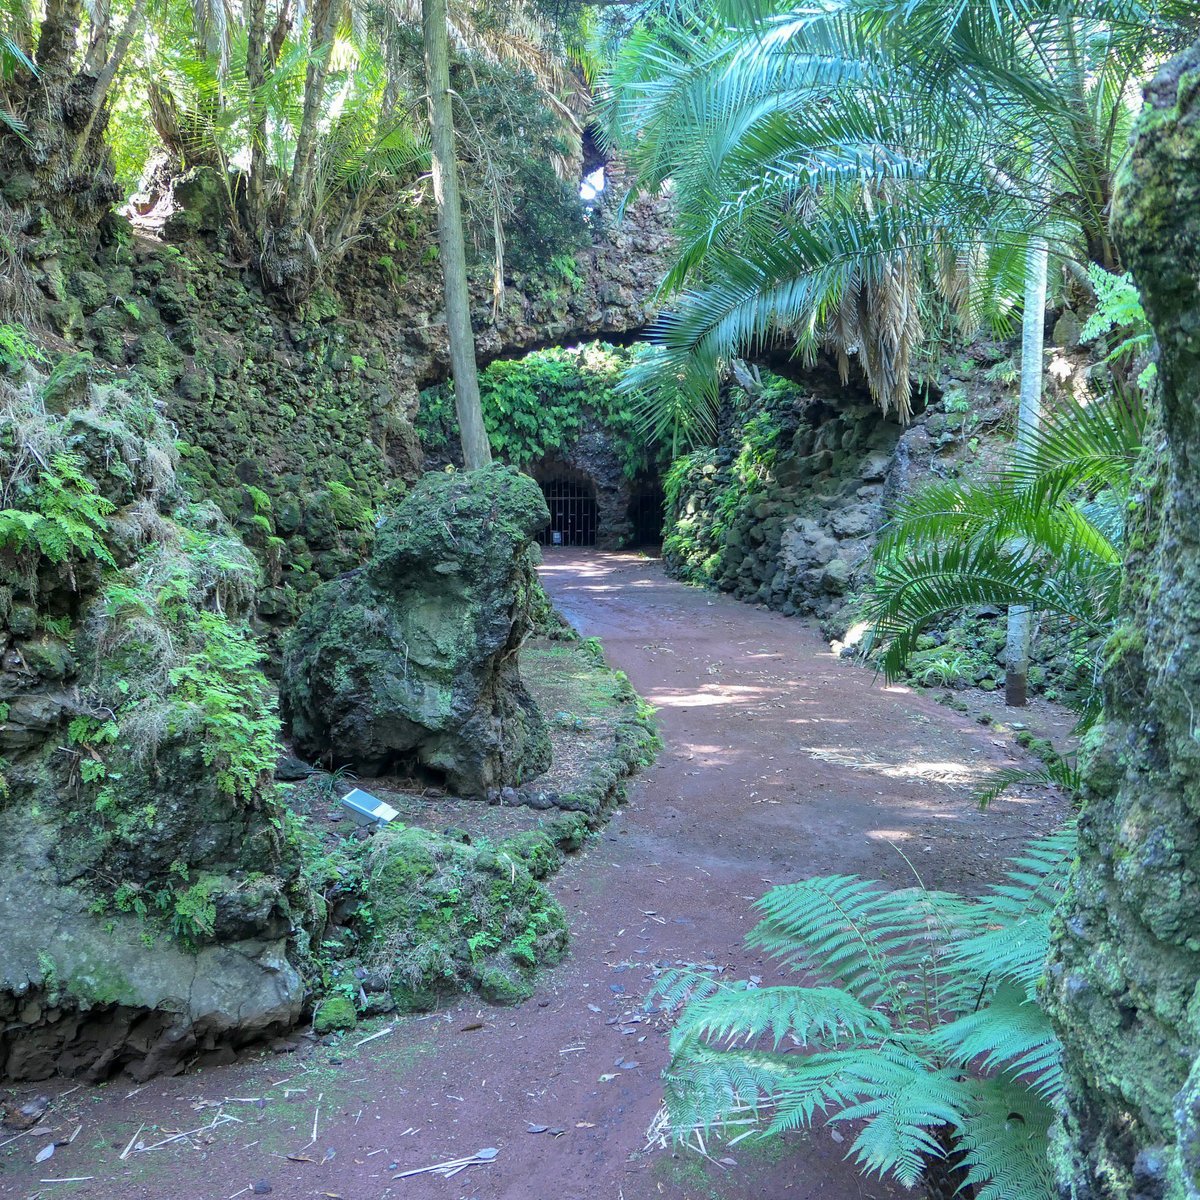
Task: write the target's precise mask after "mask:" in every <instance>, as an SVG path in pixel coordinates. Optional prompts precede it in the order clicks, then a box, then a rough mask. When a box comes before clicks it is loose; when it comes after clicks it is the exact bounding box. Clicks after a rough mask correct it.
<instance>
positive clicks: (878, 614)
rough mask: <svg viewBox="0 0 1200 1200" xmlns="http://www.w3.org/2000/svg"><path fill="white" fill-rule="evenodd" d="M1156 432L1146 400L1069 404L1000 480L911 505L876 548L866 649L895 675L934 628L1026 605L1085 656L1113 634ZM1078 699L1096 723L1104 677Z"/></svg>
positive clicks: (938, 489) (930, 491) (944, 487)
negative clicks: (1145, 463)
mask: <svg viewBox="0 0 1200 1200" xmlns="http://www.w3.org/2000/svg"><path fill="white" fill-rule="evenodd" d="M1145 424H1146V414H1145V410H1144V408H1143V407H1142V405H1141V402H1140V401H1139V400H1138V398H1137V396H1136V394H1130V395H1123V396H1119V397H1117V396H1114V397H1110V398H1108V399H1107V400H1104V401H1102V402H1098V403H1095V404H1091V405H1088V406H1087V407H1083V406H1080V405H1077V404H1069V405H1067V406H1065V407H1063V408H1061V409H1060V410H1059V411H1057V412H1056V413H1054V414H1052V415H1051V416H1050V417H1049V418H1047V420H1046V422H1045V424H1044V426H1043V427H1042V429H1041V430H1040V431H1039V432H1038V434H1037V435H1036V436H1035V438H1034V439H1033V442H1032V444H1031V445H1030V446H1029V447H1028V448H1027V449H1021V450H1018V451H1016V452H1015V453H1014V456H1013V458H1012V461H1011V462H1010V463H1009V465H1008V466H1007V467H1006V468H1004V470H1002V471H1001V472H1000V473H999V474H998V475H997V476H996V477H994V478H992V479H990V480H986V481H984V482H982V483H961V482H946V483H939V484H935V485H934V486H932V487H929V488H926V489H925V490H924V491H922V492H920V493H918V494H917V495H915V496H913V497H911V498H910V499H908V500H906V501H905V502H903V503H902V504H901V505H900V506H899V508H898V509H897V511H896V513H895V514H894V516H893V517H892V519H891V520H890V521H889V522H888V524H887V526H886V527H885V529H884V531H883V534H882V536H881V537H880V539H879V541H878V542H877V543H876V546H875V550H874V558H875V580H874V583H873V585H872V588H871V591H870V592H869V594H868V596H867V598H866V602H865V611H866V615H867V619H868V620H869V621H871V622H872V624H873V629H872V632H871V635H870V637H869V638H868V641H867V651H868V653H871V654H876V655H878V660H879V663H880V665H881V666H882V668H883V670H884V672H885V673H886V674H887V675H888V677H889V678H895V677H896V676H898V675H899V674H900V673H901V672H902V671H903V670H904V669H905V667H906V665H907V664H908V663H909V662H910V661H911V660H912V658H913V657H914V655H915V654H916V652H917V651H918V650H919V649H920V638H921V635H922V633H923V632H924V630H925V629H926V628H928V627H929V626H930V625H931V624H932V623H933V622H935V621H937V620H938V619H940V618H942V617H945V616H947V615H949V614H955V613H961V612H964V611H969V610H971V609H973V608H976V607H979V606H981V605H994V606H1004V605H1010V604H1022V605H1026V606H1028V607H1029V608H1031V609H1032V610H1034V611H1035V612H1039V613H1043V614H1045V615H1047V616H1048V617H1051V618H1054V619H1055V620H1056V621H1057V622H1058V623H1059V624H1060V626H1061V627H1062V628H1063V629H1064V630H1065V631H1066V632H1067V634H1068V635H1069V638H1070V640H1071V641H1072V642H1073V643H1074V644H1075V645H1076V646H1078V647H1081V648H1082V647H1089V646H1094V645H1095V643H1096V642H1097V641H1098V640H1099V639H1102V638H1103V637H1105V636H1107V634H1108V633H1109V632H1110V631H1111V629H1112V625H1113V622H1114V620H1115V618H1116V611H1117V598H1118V589H1119V587H1120V581H1121V561H1122V550H1121V547H1122V539H1123V528H1124V514H1125V506H1126V504H1127V503H1128V500H1129V496H1130V492H1131V485H1132V478H1133V470H1134V464H1135V463H1136V461H1137V457H1138V455H1139V454H1140V452H1141V447H1142V440H1143V437H1144V432H1145ZM1080 652H1081V653H1083V650H1082V649H1081V651H1080ZM1091 657H1092V658H1093V659H1094V657H1095V656H1094V655H1091ZM1078 703H1079V706H1080V708H1081V710H1082V720H1083V722H1084V723H1085V724H1086V723H1088V722H1090V721H1091V720H1093V719H1094V718H1095V716H1096V715H1097V713H1098V712H1099V704H1100V694H1099V686H1098V680H1097V679H1095V678H1094V677H1093V678H1092V680H1091V681H1090V686H1087V687H1084V688H1083V689H1082V690H1081V692H1080V693H1079V698H1078Z"/></svg>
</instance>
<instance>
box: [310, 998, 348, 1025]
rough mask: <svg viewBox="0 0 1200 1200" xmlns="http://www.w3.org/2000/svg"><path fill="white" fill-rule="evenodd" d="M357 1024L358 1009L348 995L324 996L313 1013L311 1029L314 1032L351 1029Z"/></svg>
mask: <svg viewBox="0 0 1200 1200" xmlns="http://www.w3.org/2000/svg"><path fill="white" fill-rule="evenodd" d="M357 1024H358V1010H357V1009H356V1008H355V1007H354V1001H353V1000H351V999H350V997H349V996H342V995H333V996H326V997H325V999H324V1000H322V1001H321V1003H320V1004H319V1005H317V1010H316V1012H314V1013H313V1031H314V1032H316V1033H331V1032H333V1031H335V1030H339V1029H353V1028H354V1027H355V1026H356V1025H357Z"/></svg>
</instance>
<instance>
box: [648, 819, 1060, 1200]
mask: <svg viewBox="0 0 1200 1200" xmlns="http://www.w3.org/2000/svg"><path fill="white" fill-rule="evenodd" d="M1073 853H1074V831H1073V829H1070V828H1068V829H1064V830H1061V831H1059V832H1057V833H1055V834H1052V835H1050V836H1048V837H1046V838H1042V839H1040V840H1038V841H1036V842H1034V843H1032V844H1031V845H1030V846H1029V847H1027V848H1026V850H1025V851H1024V852H1023V853H1022V854H1021V855H1020V856H1019V857H1018V858H1017V859H1016V860H1014V862H1013V864H1012V869H1011V870H1010V872H1009V874H1008V876H1007V878H1006V879H1005V880H1004V881H1003V882H1002V883H1000V884H998V885H996V886H995V887H993V888H992V889H991V890H990V892H989V893H988V894H987V895H985V896H984V897H982V898H980V899H978V900H967V899H964V898H962V897H958V896H953V895H949V894H947V893H938V892H929V891H926V890H925V889H924V888H910V889H904V890H902V891H898V892H890V891H888V890H887V889H886V888H885V887H884V886H883V885H881V884H877V883H873V882H870V881H867V880H862V879H858V878H856V877H854V876H834V877H831V878H827V879H812V880H807V881H805V882H803V883H799V884H793V885H788V886H786V887H781V888H776V889H774V890H773V891H772V892H770V893H768V895H767V896H765V897H764V898H763V899H762V900H761V901H760V902H759V905H758V907H759V909H760V911H762V912H763V913H764V914H765V916H766V919H765V920H764V921H763V922H762V923H761V924H760V925H759V926H758V927H757V928H756V929H755V931H754V932H753V933H752V934H751V937H750V939H749V940H750V943H751V944H752V945H755V946H759V947H762V948H764V949H766V950H768V951H769V952H770V953H771V954H772V955H773V956H774V957H776V958H778V959H780V960H782V961H784V962H786V963H787V964H788V965H789V966H792V967H793V968H794V969H796V970H798V971H803V972H805V974H806V975H808V976H809V977H810V978H812V979H813V980H814V983H813V985H812V986H788V987H778V988H776V987H766V988H755V987H751V986H749V985H747V984H733V985H730V984H726V983H723V982H721V981H719V980H717V979H714V978H712V977H711V976H708V975H703V974H701V975H693V976H689V975H687V974H686V973H682V972H679V973H673V974H672V975H671V976H669V977H667V978H665V979H664V981H663V982H662V983H661V984H660V986H659V988H658V989H657V993H658V995H660V996H661V997H664V998H666V999H667V1001H668V1003H674V1002H677V1001H680V1000H682V999H684V998H685V997H686V995H687V992H688V989H689V988H691V987H695V988H696V989H697V991H696V993H695V995H694V997H693V998H692V999H691V1000H689V1001H688V1002H687V1003H686V1004H685V1007H684V1009H683V1012H682V1013H681V1015H680V1017H679V1021H678V1024H677V1026H676V1029H675V1032H674V1035H673V1037H672V1042H671V1051H672V1061H671V1066H670V1068H669V1069H668V1071H667V1073H666V1076H665V1079H666V1085H667V1107H668V1114H669V1118H670V1121H671V1124H672V1126H673V1128H674V1129H675V1131H676V1135H677V1136H687V1135H689V1134H697V1135H698V1136H702V1135H703V1134H704V1133H706V1132H708V1131H710V1130H712V1129H714V1128H724V1129H726V1130H732V1129H740V1130H745V1129H748V1128H749V1129H753V1128H756V1127H762V1128H765V1129H766V1131H767V1132H768V1133H771V1132H780V1131H784V1130H788V1129H793V1128H797V1127H800V1126H806V1125H809V1124H811V1122H812V1121H813V1120H814V1119H816V1118H817V1117H818V1116H819V1115H825V1116H827V1117H828V1119H829V1120H831V1121H851V1122H855V1123H857V1124H858V1125H859V1128H858V1130H857V1133H856V1135H855V1137H854V1140H853V1142H852V1144H851V1150H850V1152H851V1154H852V1155H853V1157H854V1158H855V1159H856V1160H857V1161H858V1162H859V1163H860V1165H861V1166H862V1167H863V1169H864V1170H866V1171H868V1172H872V1173H877V1174H881V1175H882V1174H891V1175H893V1176H894V1177H895V1178H896V1179H898V1180H899V1181H900V1182H902V1183H905V1184H908V1185H913V1184H916V1183H918V1182H920V1180H921V1179H922V1177H923V1175H924V1174H925V1172H926V1171H927V1169H928V1168H929V1165H930V1163H931V1162H933V1161H936V1160H939V1159H942V1158H943V1157H944V1156H945V1154H946V1152H947V1144H946V1142H947V1132H949V1134H950V1137H951V1139H952V1141H953V1143H954V1148H955V1149H956V1150H958V1151H961V1152H962V1153H963V1155H964V1159H963V1165H964V1168H965V1170H966V1171H967V1172H968V1176H969V1180H970V1182H971V1183H972V1184H973V1185H975V1186H977V1187H978V1188H979V1193H978V1194H979V1195H980V1196H988V1197H991V1198H992V1200H1000V1197H1004V1200H1046V1198H1048V1197H1049V1196H1051V1195H1052V1194H1053V1193H1052V1190H1051V1186H1050V1177H1049V1170H1048V1167H1047V1165H1046V1132H1047V1129H1048V1127H1049V1124H1050V1120H1051V1118H1052V1115H1053V1113H1052V1109H1053V1104H1054V1103H1055V1101H1056V1098H1057V1096H1058V1094H1059V1092H1060V1090H1061V1068H1060V1061H1059V1046H1058V1042H1057V1040H1056V1039H1055V1037H1054V1034H1053V1031H1052V1030H1051V1029H1050V1026H1049V1023H1048V1021H1047V1020H1046V1018H1045V1016H1044V1014H1043V1013H1042V1012H1041V1010H1040V1009H1039V1008H1038V1007H1037V1006H1036V1004H1035V1003H1034V1001H1033V990H1034V985H1035V978H1036V976H1037V974H1039V973H1040V970H1041V962H1042V960H1043V958H1044V956H1045V949H1046V942H1047V938H1048V921H1049V914H1050V911H1051V908H1052V906H1053V903H1054V901H1055V898H1056V897H1057V895H1058V894H1059V892H1060V890H1061V888H1062V886H1063V884H1064V880H1065V876H1066V871H1067V868H1068V866H1069V863H1070V861H1071V858H1072V855H1073ZM789 1041H790V1042H792V1043H793V1045H792V1047H791V1048H790V1049H789V1048H788V1045H787V1044H788V1042H789Z"/></svg>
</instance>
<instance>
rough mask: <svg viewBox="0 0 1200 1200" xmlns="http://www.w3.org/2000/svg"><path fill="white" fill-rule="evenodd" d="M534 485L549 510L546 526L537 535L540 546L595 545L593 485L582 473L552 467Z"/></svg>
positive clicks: (595, 514)
mask: <svg viewBox="0 0 1200 1200" xmlns="http://www.w3.org/2000/svg"><path fill="white" fill-rule="evenodd" d="M538 483H539V484H540V485H541V488H542V495H543V496H545V498H546V507H547V508H548V509H549V510H550V523H549V524H548V525H547V526H546V528H545V529H543V530H542V532H541V533H540V534H538V541H539V542H540V543H541V544H542V545H543V546H594V545H595V544H596V524H597V521H596V516H597V513H596V485H595V483H594V482H593V481H592V479H591V478H590V477H589V476H588V475H586V474H585V473H584V472H583V471H576V470H573V469H572V468H570V467H554V468H551V469H549V470H547V471H546V472H545V474H543V475H541V477H540V478H539V479H538Z"/></svg>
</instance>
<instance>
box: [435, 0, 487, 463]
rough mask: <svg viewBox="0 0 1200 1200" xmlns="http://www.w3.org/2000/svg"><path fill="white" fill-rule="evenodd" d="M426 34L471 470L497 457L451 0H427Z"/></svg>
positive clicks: (457, 392) (459, 405)
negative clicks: (475, 281) (474, 306)
mask: <svg viewBox="0 0 1200 1200" xmlns="http://www.w3.org/2000/svg"><path fill="white" fill-rule="evenodd" d="M421 24H422V27H423V29H424V34H425V80H426V87H427V89H428V92H429V126H430V134H431V138H430V140H431V142H432V148H433V194H434V198H435V200H436V201H437V211H438V248H439V251H440V257H441V260H442V280H443V282H444V284H445V289H446V333H447V336H448V337H449V340H450V370H451V373H452V374H453V376H454V404H455V408H456V409H457V411H458V427H459V429H460V430H461V432H462V450H463V463H464V465H465V466H466V467H467V468H468V470H473V469H475V468H476V467H486V466H487V465H488V463H490V462H491V461H492V450H491V446H490V445H489V444H488V437H487V429H486V428H485V427H484V424H483V406H482V405H481V404H480V401H479V378H478V375H477V373H476V368H475V334H474V332H473V331H472V329H471V300H470V294H469V292H468V290H467V251H466V244H465V242H464V240H463V222H462V200H461V198H460V197H459V194H458V160H457V157H456V155H455V151H454V108H453V98H452V96H451V94H450V46H449V39H448V37H447V35H446V0H422V3H421Z"/></svg>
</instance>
